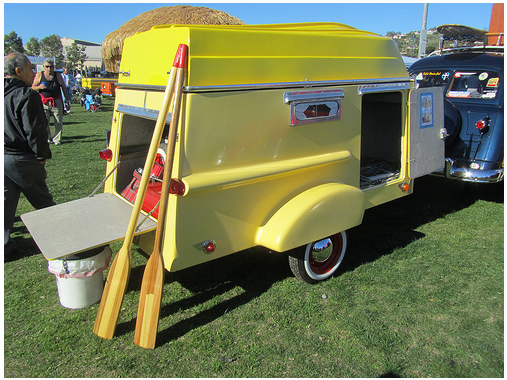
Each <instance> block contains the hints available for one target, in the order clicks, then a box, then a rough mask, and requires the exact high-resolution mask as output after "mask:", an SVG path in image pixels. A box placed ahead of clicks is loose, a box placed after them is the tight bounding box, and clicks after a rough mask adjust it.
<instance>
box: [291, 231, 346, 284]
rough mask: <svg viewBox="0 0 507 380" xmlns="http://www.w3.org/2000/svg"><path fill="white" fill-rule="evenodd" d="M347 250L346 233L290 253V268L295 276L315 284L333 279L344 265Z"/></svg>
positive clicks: (315, 242)
mask: <svg viewBox="0 0 507 380" xmlns="http://www.w3.org/2000/svg"><path fill="white" fill-rule="evenodd" d="M346 249H347V234H346V232H345V231H343V232H340V233H338V234H336V235H332V236H330V237H327V238H325V239H322V240H319V241H314V242H312V243H309V244H307V245H305V246H303V247H299V248H297V249H295V250H293V251H291V252H290V253H289V266H290V269H291V271H292V273H294V275H295V276H296V277H297V278H299V279H300V280H303V281H304V282H307V283H309V284H314V283H316V282H319V281H323V280H327V279H328V278H329V277H331V276H332V275H333V274H334V273H335V272H336V271H337V269H338V267H339V266H340V264H341V263H342V260H343V257H344V256H345V251H346Z"/></svg>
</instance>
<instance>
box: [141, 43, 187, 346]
mask: <svg viewBox="0 0 507 380" xmlns="http://www.w3.org/2000/svg"><path fill="white" fill-rule="evenodd" d="M180 46H181V45H180ZM186 66H187V52H186V50H185V52H184V53H183V54H182V56H181V61H180V62H179V63H178V71H177V74H176V84H175V92H174V105H173V113H172V115H171V125H170V130H169V136H168V143H167V153H166V162H165V166H164V175H163V181H164V182H163V184H162V191H161V193H160V208H159V210H158V222H157V231H156V233H155V243H154V246H153V251H152V253H151V256H150V258H149V259H148V262H147V263H146V268H145V269H144V275H143V282H142V285H141V295H140V297H139V309H138V311H137V321H136V332H135V336H134V343H135V344H137V345H138V346H141V347H144V348H150V349H153V348H155V340H156V338H157V328H158V321H159V314H160V302H161V299H162V288H163V287H164V260H163V256H162V249H161V248H162V240H163V236H164V230H165V219H166V214H167V206H168V202H169V199H168V197H169V187H170V186H169V185H170V182H171V176H172V167H173V162H174V146H175V143H176V134H177V130H178V121H179V116H180V105H181V93H182V87H183V76H184V70H185V68H186Z"/></svg>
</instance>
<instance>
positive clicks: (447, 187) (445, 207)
mask: <svg viewBox="0 0 507 380" xmlns="http://www.w3.org/2000/svg"><path fill="white" fill-rule="evenodd" d="M503 189H504V185H503V182H501V183H499V184H477V183H466V182H460V181H454V180H448V179H445V178H439V177H433V176H426V177H422V178H419V179H416V180H415V185H414V193H413V194H411V195H409V196H408V197H404V198H401V199H398V200H395V201H393V202H388V203H386V204H383V205H380V206H377V207H374V208H372V209H369V210H366V212H365V215H364V218H363V223H362V224H361V225H359V226H357V227H355V228H352V229H351V230H349V231H348V238H349V247H348V252H347V255H346V258H345V260H344V262H343V264H342V268H341V273H343V272H344V271H351V270H354V269H355V268H356V267H358V266H360V265H362V264H365V263H367V262H372V261H375V260H377V259H378V258H379V257H381V256H384V255H387V254H389V253H391V252H392V251H393V250H395V249H397V248H402V247H405V246H407V245H408V244H410V243H412V242H414V241H416V240H418V239H421V238H423V237H424V234H423V233H421V232H418V231H416V230H417V229H418V228H419V227H420V226H422V225H424V224H426V223H429V222H432V221H434V220H437V219H440V218H442V217H444V216H445V215H448V214H451V213H454V212H456V211H459V210H462V209H465V208H467V207H469V206H470V205H472V204H474V203H475V202H477V201H479V200H484V201H488V202H495V203H502V204H503V202H504V191H503Z"/></svg>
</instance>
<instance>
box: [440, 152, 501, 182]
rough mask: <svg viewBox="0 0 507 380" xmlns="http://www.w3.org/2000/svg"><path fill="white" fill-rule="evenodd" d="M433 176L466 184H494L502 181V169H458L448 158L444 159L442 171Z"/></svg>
mask: <svg viewBox="0 0 507 380" xmlns="http://www.w3.org/2000/svg"><path fill="white" fill-rule="evenodd" d="M433 174H434V175H438V176H443V177H446V178H452V179H457V180H460V181H466V182H478V183H496V182H500V181H503V168H502V169H493V170H480V169H469V168H458V167H456V166H454V161H453V160H451V159H449V158H446V159H445V168H444V170H443V171H441V172H435V173H433Z"/></svg>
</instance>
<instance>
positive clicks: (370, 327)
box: [4, 98, 504, 378]
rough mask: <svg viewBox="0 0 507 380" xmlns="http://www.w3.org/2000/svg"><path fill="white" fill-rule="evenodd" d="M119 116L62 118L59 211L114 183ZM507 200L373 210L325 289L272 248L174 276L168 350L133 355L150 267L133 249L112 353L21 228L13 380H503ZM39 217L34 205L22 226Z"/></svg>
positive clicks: (15, 267) (484, 192) (428, 198)
mask: <svg viewBox="0 0 507 380" xmlns="http://www.w3.org/2000/svg"><path fill="white" fill-rule="evenodd" d="M112 109H113V101H112V100H111V99H108V98H106V99H105V100H104V105H103V107H102V110H101V112H97V113H86V112H85V111H84V109H83V108H81V107H79V106H78V105H74V106H73V109H72V112H71V114H70V115H67V116H65V119H64V133H63V140H62V142H63V144H62V145H61V146H58V147H55V146H52V147H51V149H52V151H53V159H51V160H50V161H48V163H47V166H46V167H47V171H48V185H49V187H50V190H51V192H52V193H53V195H54V197H55V201H56V202H57V203H63V202H67V201H70V200H73V199H78V198H82V197H85V196H87V195H88V194H89V193H90V192H91V191H92V190H93V189H94V188H95V187H96V186H97V185H98V184H99V183H100V181H101V180H102V178H103V177H104V175H105V163H104V162H103V161H101V160H100V159H99V158H98V151H99V150H101V149H103V148H105V131H106V130H107V129H109V127H110V122H111V117H112ZM503 202H504V197H503V184H501V185H490V186H488V185H486V186H485V185H477V184H465V183H460V182H454V181H447V180H445V179H440V178H435V177H424V178H421V179H419V180H416V184H415V193H414V194H413V195H411V196H409V197H405V198H404V199H400V200H397V201H394V202H391V203H389V204H385V205H382V206H379V207H376V208H374V209H371V210H368V211H367V212H366V215H365V218H364V222H363V224H362V225H361V226H359V227H356V228H354V229H352V230H351V231H350V232H349V244H350V246H349V250H348V253H347V256H346V258H345V260H344V263H343V268H342V270H341V271H340V273H339V275H337V276H335V277H333V278H332V279H330V280H328V281H325V282H322V283H319V284H316V285H308V284H305V283H303V282H301V281H299V280H297V279H295V278H294V277H293V276H292V274H291V272H290V270H289V267H288V263H287V257H286V256H285V255H284V254H277V253H274V252H269V251H267V250H264V249H260V248H256V249H251V250H248V251H245V252H240V253H238V254H235V255H231V256H228V257H226V258H223V259H219V260H216V261H213V262H211V263H207V264H203V265H200V266H197V267H193V268H190V269H187V270H184V271H181V272H176V273H170V274H167V275H166V283H165V286H164V294H163V300H162V309H161V319H160V325H159V334H158V338H157V347H156V348H155V350H146V349H142V348H140V347H138V346H136V345H135V344H134V329H135V318H136V313H137V304H138V299H139V293H140V287H141V278H142V273H143V270H144V265H145V263H146V258H145V257H144V256H142V255H141V254H139V253H138V252H137V249H136V248H135V247H134V249H133V250H132V253H133V261H132V262H133V268H132V272H131V275H130V282H129V285H128V288H127V292H126V295H125V299H124V301H123V306H122V310H121V313H120V317H119V319H118V325H117V328H116V334H115V337H114V338H113V339H112V340H104V339H101V338H99V337H97V336H96V335H95V334H94V333H93V332H92V329H93V324H94V321H95V317H96V313H97V309H98V304H96V305H93V306H90V307H87V308H85V309H78V310H70V309H65V308H63V307H62V306H60V304H59V301H58V293H57V289H56V281H55V277H54V275H52V274H50V273H49V272H48V271H47V261H46V260H45V259H44V257H43V256H42V255H41V254H40V253H39V251H38V248H37V246H36V245H35V243H34V242H33V240H32V239H31V237H30V235H29V234H28V232H27V230H26V228H25V227H24V225H23V223H22V222H21V221H17V222H16V224H15V228H14V232H13V236H14V238H15V240H16V242H17V244H18V247H19V249H20V251H21V255H20V256H19V258H18V259H16V260H13V261H10V262H6V263H5V264H4V376H5V377H487V378H489V377H503V376H504V332H503V306H504V295H503V290H504V285H503V279H504V227H503V221H504V211H503V209H504V208H503ZM30 210H32V207H31V206H30V204H29V203H28V202H27V201H26V199H24V198H22V199H21V201H20V205H19V207H18V213H17V215H20V214H22V213H25V212H28V211H30ZM111 222H112V223H114V216H111ZM120 247H121V242H118V243H115V244H113V246H112V249H113V252H117V251H118V250H119V248H120ZM106 274H107V273H106Z"/></svg>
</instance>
